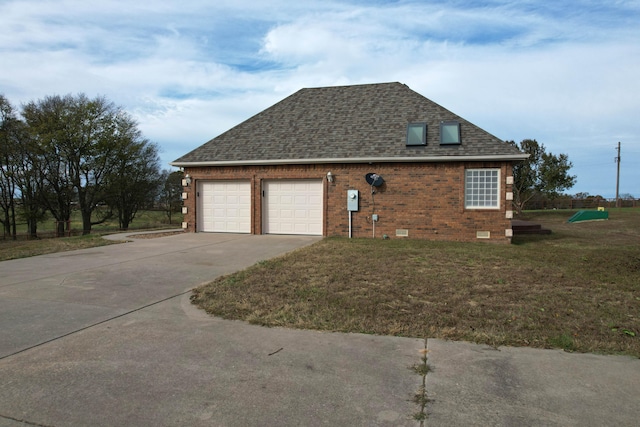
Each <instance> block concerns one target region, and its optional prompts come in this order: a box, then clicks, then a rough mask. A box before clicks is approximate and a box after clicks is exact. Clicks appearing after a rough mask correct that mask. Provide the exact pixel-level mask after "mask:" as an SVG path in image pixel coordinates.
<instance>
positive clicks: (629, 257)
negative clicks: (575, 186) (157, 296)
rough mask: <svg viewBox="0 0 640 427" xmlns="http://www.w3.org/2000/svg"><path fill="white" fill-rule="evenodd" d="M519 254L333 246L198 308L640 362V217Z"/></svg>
mask: <svg viewBox="0 0 640 427" xmlns="http://www.w3.org/2000/svg"><path fill="white" fill-rule="evenodd" d="M571 214H572V213H571V212H567V211H551V212H543V213H536V214H529V216H528V217H527V218H523V219H531V220H536V221H538V222H540V223H542V224H543V225H544V226H545V227H547V228H551V229H552V230H553V234H552V235H549V236H524V237H518V238H516V239H514V244H512V245H492V244H487V243H451V242H429V241H419V240H401V239H392V240H379V239H378V240H372V239H351V240H350V239H346V238H327V239H324V240H323V241H321V242H318V243H317V244H315V245H312V246H310V247H307V248H304V249H301V250H298V251H295V252H292V253H290V254H288V255H285V256H283V257H280V258H276V259H272V260H268V261H263V262H260V263H258V264H257V265H255V266H253V267H251V268H249V269H247V270H245V271H241V272H239V273H236V274H233V275H230V276H226V277H223V278H220V279H218V280H216V281H214V282H212V283H210V284H208V285H206V286H202V287H200V288H198V289H195V291H194V295H193V296H192V300H193V303H195V304H197V305H199V306H200V307H202V308H204V309H205V310H206V311H207V312H209V313H211V314H214V315H216V316H221V317H224V318H228V319H241V320H245V321H248V322H251V323H254V324H260V325H266V326H284V327H292V328H306V329H319V330H329V331H343V332H361V333H369V334H382V335H398V336H407V337H421V338H423V337H437V338H445V339H453V340H466V341H472V342H477V343H485V344H490V345H494V346H499V345H515V346H531V347H542V348H550V347H554V348H564V349H566V350H570V351H579V352H602V353H621V354H629V355H634V356H638V357H640V210H638V209H635V210H631V209H630V210H613V211H611V212H610V219H609V220H608V221H597V222H583V223H575V224H568V223H566V220H567V218H569V217H570V216H571Z"/></svg>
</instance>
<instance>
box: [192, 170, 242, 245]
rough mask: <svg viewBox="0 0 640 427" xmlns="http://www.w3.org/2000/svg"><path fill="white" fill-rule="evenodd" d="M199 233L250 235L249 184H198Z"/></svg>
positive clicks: (227, 182) (217, 182)
mask: <svg viewBox="0 0 640 427" xmlns="http://www.w3.org/2000/svg"><path fill="white" fill-rule="evenodd" d="M198 192H199V194H200V196H199V198H198V214H199V215H198V217H199V221H198V231H211V232H222V233H250V232H251V184H250V182H249V181H203V182H198Z"/></svg>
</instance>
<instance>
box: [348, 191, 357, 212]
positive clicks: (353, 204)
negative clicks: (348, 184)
mask: <svg viewBox="0 0 640 427" xmlns="http://www.w3.org/2000/svg"><path fill="white" fill-rule="evenodd" d="M358 200H359V197H358V190H347V210H348V211H349V212H357V211H358Z"/></svg>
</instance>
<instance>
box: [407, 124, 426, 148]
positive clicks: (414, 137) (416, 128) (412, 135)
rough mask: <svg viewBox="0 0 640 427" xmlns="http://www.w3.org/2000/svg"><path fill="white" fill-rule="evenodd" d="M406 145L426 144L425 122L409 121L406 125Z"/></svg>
mask: <svg viewBox="0 0 640 427" xmlns="http://www.w3.org/2000/svg"><path fill="white" fill-rule="evenodd" d="M407 145H427V124H426V123H409V124H408V125H407Z"/></svg>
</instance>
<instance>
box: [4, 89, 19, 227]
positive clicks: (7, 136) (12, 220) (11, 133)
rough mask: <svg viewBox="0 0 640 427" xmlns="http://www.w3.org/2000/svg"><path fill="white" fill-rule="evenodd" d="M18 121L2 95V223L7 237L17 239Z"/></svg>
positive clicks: (11, 107)
mask: <svg viewBox="0 0 640 427" xmlns="http://www.w3.org/2000/svg"><path fill="white" fill-rule="evenodd" d="M18 123H19V121H18V119H17V117H16V115H15V112H14V110H13V106H12V105H11V103H10V102H9V101H8V100H7V99H6V98H5V97H4V95H1V94H0V210H2V216H1V217H0V223H2V227H3V229H4V233H5V235H7V234H8V235H10V236H12V238H13V239H15V238H16V203H15V200H16V186H17V184H16V160H15V158H16V155H17V146H18V144H17V142H16V130H17V129H16V128H17V126H18Z"/></svg>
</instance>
